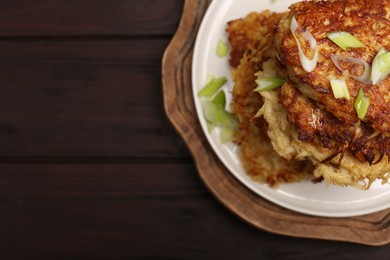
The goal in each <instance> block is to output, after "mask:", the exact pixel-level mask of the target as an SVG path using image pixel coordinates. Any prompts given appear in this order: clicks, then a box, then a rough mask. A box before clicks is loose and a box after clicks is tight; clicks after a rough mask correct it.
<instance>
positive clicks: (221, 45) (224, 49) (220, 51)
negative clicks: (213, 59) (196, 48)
mask: <svg viewBox="0 0 390 260" xmlns="http://www.w3.org/2000/svg"><path fill="white" fill-rule="evenodd" d="M228 53H229V45H228V44H227V43H225V42H223V41H222V40H219V41H218V45H217V55H218V57H221V58H222V57H225V56H226V55H227V54H228Z"/></svg>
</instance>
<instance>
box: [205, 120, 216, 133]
mask: <svg viewBox="0 0 390 260" xmlns="http://www.w3.org/2000/svg"><path fill="white" fill-rule="evenodd" d="M206 124H207V131H208V132H209V133H211V131H213V129H214V128H215V125H214V124H212V123H210V122H209V121H206Z"/></svg>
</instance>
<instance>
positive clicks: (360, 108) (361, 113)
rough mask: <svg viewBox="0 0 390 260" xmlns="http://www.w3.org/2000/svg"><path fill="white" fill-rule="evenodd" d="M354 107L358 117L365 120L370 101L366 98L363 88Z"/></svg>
mask: <svg viewBox="0 0 390 260" xmlns="http://www.w3.org/2000/svg"><path fill="white" fill-rule="evenodd" d="M354 106H355V109H356V112H357V114H358V117H359V118H360V119H364V117H365V116H366V114H367V111H368V107H369V106H370V99H369V98H368V97H366V95H365V94H364V91H363V89H362V88H360V89H359V93H358V95H357V97H356V100H355V104H354Z"/></svg>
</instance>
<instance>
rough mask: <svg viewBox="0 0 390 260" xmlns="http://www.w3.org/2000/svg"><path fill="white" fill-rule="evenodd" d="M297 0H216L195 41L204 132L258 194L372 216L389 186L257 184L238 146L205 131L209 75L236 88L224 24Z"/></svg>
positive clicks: (385, 204)
mask: <svg viewBox="0 0 390 260" xmlns="http://www.w3.org/2000/svg"><path fill="white" fill-rule="evenodd" d="M293 2H296V0H295V1H294V0H279V1H276V2H275V3H272V0H213V1H212V3H211V5H210V7H209V9H208V10H207V12H206V15H205V16H204V19H203V21H202V24H201V27H200V30H199V32H198V36H197V39H196V43H195V49H194V57H193V64H192V85H193V96H194V100H195V105H196V110H197V113H198V117H199V119H200V123H201V125H202V128H203V130H204V133H205V135H206V137H207V139H208V141H209V143H210V144H211V146H212V148H213V149H214V151H215V153H216V154H217V155H218V157H219V158H220V159H221V161H222V162H223V163H224V164H225V165H226V167H227V168H228V169H229V170H230V172H231V173H232V174H233V175H234V176H235V177H236V178H237V179H238V180H240V181H241V182H242V183H243V184H244V185H245V186H247V187H248V188H249V189H251V190H252V191H254V192H255V193H257V194H258V195H259V196H262V197H263V198H265V199H267V200H269V201H271V202H273V203H275V204H278V205H280V206H282V207H285V208H288V209H291V210H294V211H297V212H301V213H305V214H310V215H316V216H324V217H350V216H357V215H363V214H369V213H373V212H376V211H380V210H383V209H387V208H389V207H390V185H389V184H386V185H381V184H380V182H375V183H374V184H373V185H372V186H371V188H370V190H368V191H361V190H357V189H354V188H349V187H348V188H345V187H337V186H330V187H326V185H325V184H324V183H318V184H313V183H311V182H310V181H306V182H301V183H296V184H283V185H281V186H280V187H279V188H278V189H273V188H270V187H269V186H268V185H266V184H259V183H255V182H253V181H252V180H251V179H250V177H249V176H247V174H246V173H245V171H244V169H243V167H242V165H241V163H240V160H239V157H238V155H237V152H236V150H237V147H236V146H235V145H234V144H224V145H222V144H220V142H219V137H218V133H216V132H215V131H214V132H212V133H211V134H209V133H208V131H207V125H206V121H205V119H204V116H203V113H202V109H201V103H200V100H199V99H198V98H197V93H198V91H199V90H200V89H201V88H202V86H204V84H205V81H206V78H207V75H210V74H211V75H215V76H226V77H227V78H228V79H229V80H228V84H227V86H225V87H226V90H229V89H231V88H232V87H233V83H232V80H231V76H230V74H231V71H230V68H229V64H228V58H219V57H218V56H217V55H216V46H217V42H218V40H219V39H225V40H226V39H227V35H226V33H225V28H226V22H228V21H230V20H232V19H237V18H240V17H244V16H245V15H246V14H248V13H249V12H251V11H261V10H264V9H270V10H272V11H277V12H280V11H286V10H287V8H288V6H289V5H290V4H291V3H293Z"/></svg>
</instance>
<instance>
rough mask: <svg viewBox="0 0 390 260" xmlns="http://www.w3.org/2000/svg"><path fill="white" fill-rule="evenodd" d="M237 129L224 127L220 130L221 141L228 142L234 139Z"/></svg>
mask: <svg viewBox="0 0 390 260" xmlns="http://www.w3.org/2000/svg"><path fill="white" fill-rule="evenodd" d="M236 131H237V128H232V127H223V128H221V131H220V136H219V139H220V141H221V143H223V144H224V143H227V142H230V141H232V140H233V137H234V135H235V133H236Z"/></svg>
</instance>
